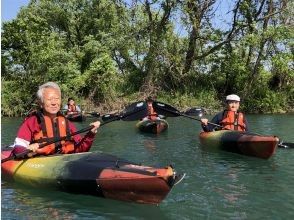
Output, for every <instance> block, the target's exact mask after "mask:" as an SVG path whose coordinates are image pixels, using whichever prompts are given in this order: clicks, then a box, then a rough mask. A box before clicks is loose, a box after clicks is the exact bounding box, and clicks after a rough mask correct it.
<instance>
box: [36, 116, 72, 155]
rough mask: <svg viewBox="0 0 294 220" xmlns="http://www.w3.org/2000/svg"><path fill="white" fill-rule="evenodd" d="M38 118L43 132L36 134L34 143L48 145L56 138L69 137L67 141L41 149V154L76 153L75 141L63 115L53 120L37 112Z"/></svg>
mask: <svg viewBox="0 0 294 220" xmlns="http://www.w3.org/2000/svg"><path fill="white" fill-rule="evenodd" d="M37 118H38V122H39V123H40V125H41V130H40V131H39V132H38V133H36V134H34V137H33V143H46V142H49V141H52V140H54V139H56V138H60V137H64V136H68V138H67V139H66V140H63V141H60V142H57V143H54V144H50V145H47V146H45V147H43V148H40V149H39V150H40V151H41V152H40V154H44V155H49V154H54V153H62V154H68V153H73V152H74V150H75V147H74V141H73V139H72V137H70V136H69V135H70V129H69V125H68V120H67V119H66V118H65V117H64V116H63V115H62V114H58V115H57V117H56V118H54V119H51V118H50V117H48V116H45V115H43V114H42V113H41V112H37Z"/></svg>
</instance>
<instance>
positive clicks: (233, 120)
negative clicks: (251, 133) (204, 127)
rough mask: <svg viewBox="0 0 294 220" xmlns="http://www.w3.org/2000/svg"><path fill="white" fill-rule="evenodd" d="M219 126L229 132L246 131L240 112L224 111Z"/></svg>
mask: <svg viewBox="0 0 294 220" xmlns="http://www.w3.org/2000/svg"><path fill="white" fill-rule="evenodd" d="M220 125H221V126H223V127H224V128H226V129H230V130H237V131H245V130H246V124H245V118H244V114H243V113H242V112H234V111H224V112H223V119H222V121H221V122H220Z"/></svg>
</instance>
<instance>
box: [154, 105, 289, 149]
mask: <svg viewBox="0 0 294 220" xmlns="http://www.w3.org/2000/svg"><path fill="white" fill-rule="evenodd" d="M153 108H154V109H155V111H156V112H157V113H158V114H163V115H166V116H168V117H177V116H183V117H186V118H190V119H193V120H196V121H200V122H201V120H200V119H198V118H194V117H191V116H190V115H187V114H184V113H181V112H180V111H179V110H177V109H176V108H174V107H173V106H170V105H168V104H165V103H162V102H156V101H154V102H153ZM195 112H196V111H195ZM198 116H199V117H201V116H202V114H201V115H200V111H199V115H198ZM208 124H211V125H214V126H217V127H220V128H222V129H224V127H223V126H221V125H218V124H215V123H212V122H208ZM278 147H279V148H294V143H289V142H283V141H280V142H279V144H278Z"/></svg>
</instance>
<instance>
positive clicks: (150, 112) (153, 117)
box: [142, 96, 160, 121]
mask: <svg viewBox="0 0 294 220" xmlns="http://www.w3.org/2000/svg"><path fill="white" fill-rule="evenodd" d="M153 100H154V99H153V98H152V97H151V96H148V97H147V99H146V100H145V101H146V103H147V110H148V114H147V116H146V117H145V118H143V119H142V120H143V121H145V120H151V121H154V120H158V119H160V117H159V115H158V114H157V112H156V111H155V110H154V108H153Z"/></svg>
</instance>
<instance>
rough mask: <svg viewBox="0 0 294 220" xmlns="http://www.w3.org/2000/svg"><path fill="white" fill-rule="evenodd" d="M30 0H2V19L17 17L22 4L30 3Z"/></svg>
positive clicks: (7, 19)
mask: <svg viewBox="0 0 294 220" xmlns="http://www.w3.org/2000/svg"><path fill="white" fill-rule="evenodd" d="M29 2H30V0H1V21H2V22H3V21H9V20H12V19H14V18H16V15H17V13H18V12H19V10H20V7H21V6H26V5H28V4H29Z"/></svg>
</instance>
